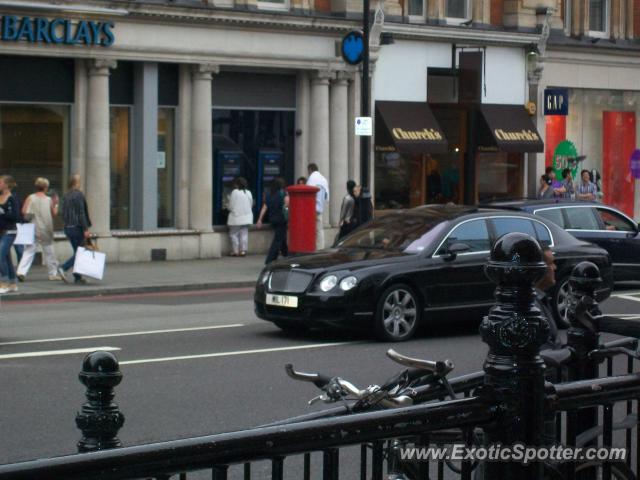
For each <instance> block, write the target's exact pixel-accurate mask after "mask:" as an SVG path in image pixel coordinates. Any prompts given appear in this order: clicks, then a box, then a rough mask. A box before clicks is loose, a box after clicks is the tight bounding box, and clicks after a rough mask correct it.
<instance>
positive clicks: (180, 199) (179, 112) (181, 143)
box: [176, 65, 191, 229]
mask: <svg viewBox="0 0 640 480" xmlns="http://www.w3.org/2000/svg"><path fill="white" fill-rule="evenodd" d="M178 81H179V87H178V108H177V109H176V185H177V192H176V227H177V228H180V229H187V228H189V178H190V175H189V168H190V158H191V65H180V74H179V80H178Z"/></svg>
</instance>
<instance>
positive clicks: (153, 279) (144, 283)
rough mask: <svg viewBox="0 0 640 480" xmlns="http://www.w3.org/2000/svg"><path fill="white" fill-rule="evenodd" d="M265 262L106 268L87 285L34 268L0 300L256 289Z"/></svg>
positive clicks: (218, 260) (239, 260)
mask: <svg viewBox="0 0 640 480" xmlns="http://www.w3.org/2000/svg"><path fill="white" fill-rule="evenodd" d="M264 258H265V257H264V255H249V256H247V257H244V258H242V257H223V258H216V259H207V260H183V261H174V262H144V263H114V264H107V266H106V268H105V277H104V279H103V280H102V281H98V280H93V279H91V278H87V284H86V285H74V284H71V285H67V284H66V283H64V282H62V281H49V280H48V276H47V272H46V270H45V268H44V267H42V266H40V265H37V266H36V265H34V266H33V267H32V269H31V271H30V272H29V275H28V276H27V278H26V280H25V281H24V282H22V283H20V282H18V291H17V292H14V293H8V294H5V295H2V296H1V300H2V301H3V302H8V301H15V300H39V299H49V298H72V297H85V296H95V295H114V294H125V293H142V292H162V291H175V290H200V289H212V288H232V287H249V286H253V285H255V282H256V279H257V278H258V275H259V274H260V271H261V270H262V267H263V266H264ZM69 277H70V278H72V277H71V275H69Z"/></svg>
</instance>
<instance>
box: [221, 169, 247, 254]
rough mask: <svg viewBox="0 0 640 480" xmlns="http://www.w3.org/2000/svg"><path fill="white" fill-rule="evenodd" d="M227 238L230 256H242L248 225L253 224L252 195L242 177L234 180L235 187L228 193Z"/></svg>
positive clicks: (245, 252)
mask: <svg viewBox="0 0 640 480" xmlns="http://www.w3.org/2000/svg"><path fill="white" fill-rule="evenodd" d="M227 225H228V226H229V240H231V256H232V257H237V256H240V257H244V256H245V255H246V254H247V250H248V249H249V225H253V196H252V195H251V192H250V191H249V190H248V189H247V181H246V180H245V179H244V178H243V177H238V178H236V180H235V188H234V189H233V191H232V192H231V195H229V218H228V219H227Z"/></svg>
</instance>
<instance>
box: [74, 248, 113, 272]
mask: <svg viewBox="0 0 640 480" xmlns="http://www.w3.org/2000/svg"><path fill="white" fill-rule="evenodd" d="M106 261H107V256H106V255H105V254H104V253H102V252H96V251H95V250H87V249H86V248H84V247H78V250H77V251H76V261H75V263H74V264H73V273H77V274H79V275H86V276H87V277H91V278H96V279H98V280H102V277H103V276H104V264H105V262H106Z"/></svg>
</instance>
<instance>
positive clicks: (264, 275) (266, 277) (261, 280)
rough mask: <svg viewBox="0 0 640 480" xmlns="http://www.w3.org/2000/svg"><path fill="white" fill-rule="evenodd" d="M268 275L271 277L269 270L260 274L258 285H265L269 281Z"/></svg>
mask: <svg viewBox="0 0 640 480" xmlns="http://www.w3.org/2000/svg"><path fill="white" fill-rule="evenodd" d="M269 275H271V272H270V271H269V270H267V271H266V272H264V273H263V274H262V276H261V277H260V285H264V284H265V283H267V280H269Z"/></svg>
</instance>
